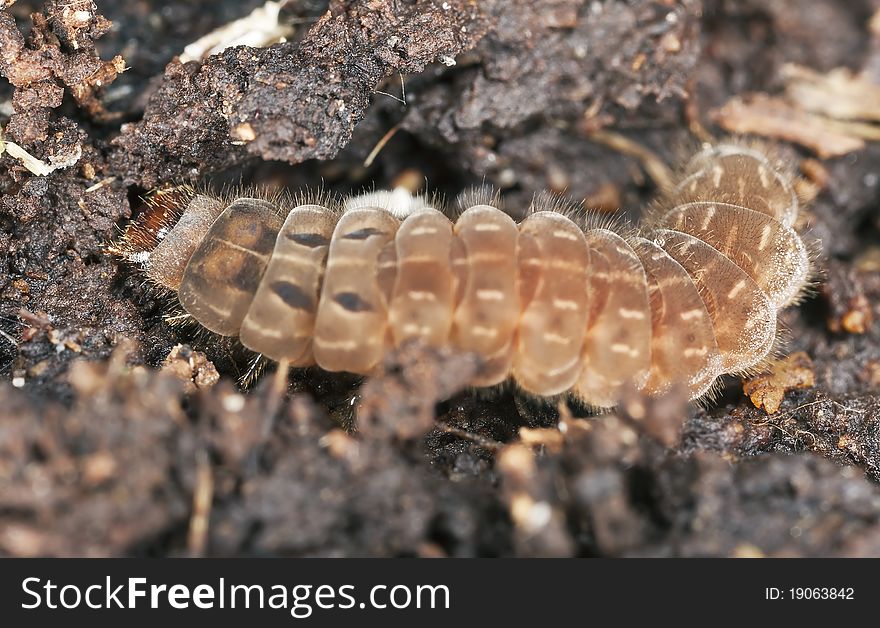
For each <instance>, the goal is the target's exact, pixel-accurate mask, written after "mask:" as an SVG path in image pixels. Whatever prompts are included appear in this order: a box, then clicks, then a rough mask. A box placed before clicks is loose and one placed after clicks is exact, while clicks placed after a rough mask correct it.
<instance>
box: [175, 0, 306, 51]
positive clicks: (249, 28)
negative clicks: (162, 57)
mask: <svg viewBox="0 0 880 628" xmlns="http://www.w3.org/2000/svg"><path fill="white" fill-rule="evenodd" d="M285 4H287V0H282V1H281V2H275V1H273V0H270V1H269V2H266V4H264V5H263V6H261V7H257V8H256V9H254V10H253V11H251V13H250V14H249V15H247V16H245V17H243V18H241V19H238V20H235V21H233V22H230V23H228V24H224V25H223V26H221V27H220V28H217V29H215V30H213V31H211V32H210V33H208V34H207V35H205V36H203V37H200V38H199V39H197V40H196V41H194V42H193V43H191V44H189V45H188V46H187V47H186V48H184V49H183V53H181V55H180V62H181V63H186V62H187V61H203V60H204V59H205V58H206V57H209V56H211V55H216V54H220V53H221V52H223V51H224V50H226V49H227V48H232V47H233V46H250V47H252V48H263V47H264V46H268V45H270V44H274V43H278V42H282V41H285V39H286V38H287V37H288V36H290V34H291V33H292V32H293V29H292V28H291V26H290V25H289V24H284V23H282V22H281V21H280V20H279V16H280V14H281V9H282V8H283V7H284V5H285Z"/></svg>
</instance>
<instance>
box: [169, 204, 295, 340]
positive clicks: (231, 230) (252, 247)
mask: <svg viewBox="0 0 880 628" xmlns="http://www.w3.org/2000/svg"><path fill="white" fill-rule="evenodd" d="M281 224H282V220H281V218H279V216H278V214H277V210H276V208H275V207H274V205H272V203H269V202H268V201H265V200H262V199H256V198H239V199H236V200H235V201H233V203H232V204H231V205H229V206H228V207H227V208H226V209H224V210H223V212H222V213H221V214H220V215H219V216H218V217H217V219H216V220H215V221H214V223H213V224H212V225H211V227H210V228H209V229H208V232H207V233H206V234H205V237H204V239H203V240H202V241H201V243H200V244H199V245H198V247H196V250H195V252H193V255H192V257H191V258H190V260H189V262H188V263H187V265H186V269H185V270H184V272H183V279H182V280H181V282H180V290H179V291H178V298H179V299H180V304H181V305H182V306H183V308H184V309H185V310H186V311H187V312H189V313H190V314H192V316H193V317H194V318H195V319H196V320H197V321H199V323H201V324H202V325H203V326H204V327H206V328H207V329H209V330H210V331H213V332H214V333H216V334H220V335H221V336H237V335H238V333H239V331H240V330H241V324H242V321H244V317H245V315H247V312H248V309H249V308H250V305H251V302H252V301H253V298H254V294H255V293H256V291H257V288H258V287H259V285H260V280H261V279H262V277H263V271H264V270H265V269H266V265H267V264H268V263H269V257H270V254H271V253H272V249H273V248H274V246H275V239H276V236H277V235H278V231H279V230H280V229H281Z"/></svg>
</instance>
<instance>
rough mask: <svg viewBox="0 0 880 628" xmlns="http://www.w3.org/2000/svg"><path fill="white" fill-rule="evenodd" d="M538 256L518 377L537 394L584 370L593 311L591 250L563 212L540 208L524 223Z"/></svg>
mask: <svg viewBox="0 0 880 628" xmlns="http://www.w3.org/2000/svg"><path fill="white" fill-rule="evenodd" d="M519 232H520V238H522V237H523V236H526V235H527V236H531V237H532V239H533V241H534V242H535V244H536V247H537V253H538V254H537V255H535V256H531V257H530V258H529V260H530V261H533V262H534V264H535V266H536V281H535V284H536V285H535V289H534V294H532V295H531V298H530V299H529V300H528V302H524V303H523V309H522V314H521V315H520V318H519V329H518V333H517V341H516V351H515V356H514V360H513V369H512V373H513V377H514V378H515V379H516V381H517V383H518V384H519V385H520V386H522V387H523V388H524V389H526V390H528V391H529V392H531V393H534V394H536V395H545V396H548V395H558V394H559V393H563V392H565V391H566V390H568V389H570V388H571V387H572V386H573V385H574V384H575V382H576V381H577V378H578V374H579V373H580V370H581V350H582V347H583V344H584V335H585V334H586V331H587V316H588V315H589V290H588V289H589V276H590V272H591V270H592V269H591V267H590V249H589V248H588V246H587V241H586V239H585V238H584V233H583V231H582V230H581V229H580V228H579V227H578V226H577V225H575V224H574V223H573V222H572V221H570V220H569V219H567V218H565V217H564V216H563V215H562V214H558V213H553V212H546V211H544V212H538V213H535V214H532V215H530V216H529V217H528V218H526V219H525V220H524V221H523V222H522V223H521V224H520V225H519Z"/></svg>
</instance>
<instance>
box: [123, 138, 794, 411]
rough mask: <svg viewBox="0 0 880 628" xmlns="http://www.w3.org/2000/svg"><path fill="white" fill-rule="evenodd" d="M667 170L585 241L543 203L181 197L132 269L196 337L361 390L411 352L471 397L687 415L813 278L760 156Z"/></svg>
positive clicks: (745, 365) (790, 198) (787, 207)
mask: <svg viewBox="0 0 880 628" xmlns="http://www.w3.org/2000/svg"><path fill="white" fill-rule="evenodd" d="M683 172H684V174H683V175H682V180H681V183H680V184H679V185H678V186H676V187H675V188H674V189H673V190H671V191H670V192H669V195H668V198H667V203H668V204H667V205H666V206H665V208H664V209H658V210H656V211H655V215H654V217H653V218H652V219H651V220H649V221H648V226H647V228H646V229H645V230H644V231H643V232H642V233H641V234H635V233H633V234H629V235H623V234H620V233H618V232H617V231H615V230H614V229H610V228H601V227H600V228H587V229H584V228H582V227H581V226H580V225H579V224H577V223H576V222H574V221H573V220H572V219H571V218H569V217H568V216H567V215H566V214H565V213H564V212H558V211H543V210H544V209H546V208H547V207H551V208H552V207H553V204H552V203H547V202H546V201H541V202H538V201H536V205H535V206H536V207H538V208H541V209H542V211H535V212H534V213H532V214H530V215H529V216H528V217H527V218H526V219H525V220H523V221H522V222H521V223H519V224H518V225H517V223H515V222H514V221H513V220H512V219H511V218H510V217H509V216H508V215H507V214H506V213H504V212H503V211H501V210H500V209H498V208H496V207H494V206H493V205H487V204H479V203H478V204H475V205H473V206H471V207H468V208H466V210H465V211H464V212H463V213H462V214H461V215H460V216H459V217H458V219H457V220H456V221H455V222H453V221H451V220H450V219H449V218H448V217H447V216H446V215H445V214H444V213H442V212H440V211H437V210H436V209H433V208H431V207H429V206H428V204H427V203H426V202H424V201H419V202H413V201H412V199H408V200H407V202H406V207H405V208H404V209H403V210H400V208H398V210H399V211H395V210H393V209H391V208H387V207H375V206H371V205H370V202H375V201H372V200H371V201H370V202H351V203H350V204H349V205H350V209H349V210H347V211H346V212H344V213H342V214H340V213H338V212H335V211H332V210H330V209H327V208H326V207H324V206H322V205H319V204H318V205H298V206H296V207H294V208H292V209H283V208H281V207H280V206H279V204H278V203H276V202H270V201H267V200H261V199H257V198H249V197H243V198H236V199H234V200H232V201H226V202H220V201H219V200H217V199H216V198H214V197H212V196H209V195H192V196H191V198H190V200H189V201H188V205H187V206H186V209H185V210H184V211H183V214H182V216H181V218H180V220H179V221H178V223H177V224H176V225H175V226H173V227H171V228H170V230H168V231H167V233H163V234H162V237H159V236H156V237H155V238H153V241H157V242H158V244H157V245H154V248H153V250H152V252H147V253H145V252H142V251H134V250H132V253H131V255H130V256H129V257H130V259H136V260H138V261H144V259H145V258H146V262H145V264H144V265H145V268H146V270H147V274H148V276H149V277H150V278H151V279H153V280H154V281H156V282H157V283H159V284H161V285H163V286H165V287H167V288H169V289H171V290H176V291H177V292H178V298H179V300H180V303H181V305H182V306H183V308H184V309H185V310H186V311H187V312H188V313H189V314H190V315H191V316H192V317H193V318H194V319H195V320H196V321H198V322H199V323H200V324H201V325H202V326H204V327H205V328H207V329H209V330H211V331H213V332H215V333H218V334H221V335H225V336H239V338H240V340H241V342H242V344H243V345H244V346H245V347H247V348H249V349H251V350H253V351H255V352H258V353H260V354H262V355H263V356H265V357H267V358H270V359H273V360H278V361H284V362H285V363H287V364H290V365H291V366H309V365H312V364H316V365H318V366H319V367H321V368H323V369H325V370H329V371H349V372H353V373H360V374H370V373H372V372H374V371H375V370H376V368H377V367H378V365H379V364H380V362H381V360H382V358H383V357H384V355H385V354H386V353H387V352H388V351H390V350H392V349H394V348H395V347H399V346H401V345H402V344H404V343H407V342H421V343H424V344H426V345H429V346H434V347H443V346H451V347H453V348H454V349H456V350H459V351H463V352H469V353H473V354H476V355H477V356H478V357H479V358H480V360H481V363H482V368H481V370H480V371H479V373H478V374H477V376H476V377H474V378H473V380H472V382H471V383H472V384H473V385H474V386H491V385H494V384H498V383H500V382H502V381H504V380H505V379H507V378H510V377H512V378H513V380H514V381H516V382H517V384H518V385H519V386H520V387H522V388H523V389H525V390H526V391H529V392H531V393H533V394H536V395H541V396H552V395H557V394H560V393H565V392H571V393H573V394H574V395H576V396H577V397H579V398H580V399H582V400H583V401H584V402H586V403H588V404H590V405H593V406H599V407H608V406H612V405H614V404H615V403H616V402H617V401H618V400H619V399H620V398H621V396H622V395H623V394H624V392H625V390H626V389H627V388H635V389H640V390H644V391H645V392H647V393H648V394H661V393H664V392H665V391H668V390H670V389H672V388H673V387H679V388H681V389H683V390H685V391H686V392H687V394H688V396H689V397H690V398H692V399H693V398H698V397H700V396H702V395H705V394H706V393H707V391H709V390H711V388H712V385H713V383H714V382H715V380H716V379H717V377H718V376H719V375H721V374H724V373H737V372H743V371H747V370H749V369H752V368H754V367H755V366H756V365H758V364H760V363H761V362H762V361H763V360H765V359H766V358H767V356H768V355H769V353H770V352H771V351H772V349H773V346H774V343H775V340H776V337H777V310H778V309H780V308H782V307H784V306H785V305H787V304H788V303H790V302H791V301H792V300H793V299H794V298H795V297H796V296H797V294H798V293H799V292H800V291H801V290H802V288H803V287H804V285H805V284H806V282H807V281H808V280H809V276H810V263H809V258H808V256H807V252H806V247H805V246H804V244H803V242H802V241H801V239H800V237H799V236H798V235H797V233H796V232H795V231H794V230H793V229H792V228H791V225H792V224H793V223H794V219H795V218H796V215H797V211H798V206H797V197H796V195H794V192H793V186H792V183H791V181H790V180H789V178H788V175H787V174H786V173H785V172H783V171H782V170H780V169H778V168H777V167H776V166H775V165H774V163H773V162H772V161H771V160H770V159H768V158H767V157H765V156H764V155H763V154H762V153H760V152H759V151H756V150H753V149H747V148H742V147H738V146H736V145H727V144H725V145H721V146H716V147H712V148H709V149H706V150H704V151H702V152H701V153H699V154H698V155H697V156H696V157H695V158H694V159H693V160H692V161H691V162H690V163H689V164H688V166H687V167H686V168H685V169H684V171H683ZM398 196H400V195H396V193H395V194H386V195H385V196H376V195H375V194H374V195H372V196H370V197H368V198H369V199H374V198H376V199H381V198H387V199H394V198H397V197H398ZM163 198H164V201H165V202H166V204H167V198H165V197H163ZM556 206H562V205H561V204H556ZM142 224H146V223H142ZM137 229H141V232H137V231H136V230H137ZM133 231H135V233H133V235H132V237H131V238H130V241H131V242H135V241H137V242H149V241H150V237H147V235H145V234H144V233H143V227H135V228H133ZM148 235H149V234H148Z"/></svg>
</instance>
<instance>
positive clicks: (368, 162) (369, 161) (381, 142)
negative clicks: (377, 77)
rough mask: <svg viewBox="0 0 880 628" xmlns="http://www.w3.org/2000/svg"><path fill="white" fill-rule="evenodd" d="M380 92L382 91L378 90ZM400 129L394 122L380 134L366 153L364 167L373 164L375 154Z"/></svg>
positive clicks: (380, 150)
mask: <svg viewBox="0 0 880 628" xmlns="http://www.w3.org/2000/svg"><path fill="white" fill-rule="evenodd" d="M379 93H382V92H379ZM399 129H400V125H399V124H395V125H394V126H393V127H391V129H390V130H389V131H388V132H387V133H386V134H385V135H383V136H382V139H380V140H379V141H378V142H377V143H376V145H375V146H374V147H373V150H371V151H370V154H369V155H367V158H366V159H364V168H369V167H370V166H372V165H373V162H374V161H375V160H376V156H377V155H378V154H379V153H380V152H382V149H383V148H385V144H387V143H388V142H389V141H390V140H391V138H392V137H394V135H395V133H397V131H398V130H399Z"/></svg>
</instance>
